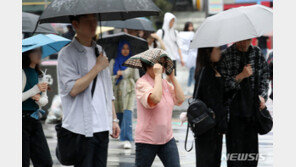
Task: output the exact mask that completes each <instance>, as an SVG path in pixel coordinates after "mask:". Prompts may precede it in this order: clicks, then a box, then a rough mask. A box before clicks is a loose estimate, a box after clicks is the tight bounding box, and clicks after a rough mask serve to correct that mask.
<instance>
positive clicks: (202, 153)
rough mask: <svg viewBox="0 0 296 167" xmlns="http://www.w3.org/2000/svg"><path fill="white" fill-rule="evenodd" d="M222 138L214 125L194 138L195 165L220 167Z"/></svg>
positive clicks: (198, 166)
mask: <svg viewBox="0 0 296 167" xmlns="http://www.w3.org/2000/svg"><path fill="white" fill-rule="evenodd" d="M222 139H223V135H221V134H218V131H217V128H216V127H214V128H212V129H210V130H209V131H207V132H206V133H204V134H203V135H201V136H198V137H197V138H196V139H195V153H196V167H220V164H221V154H222Z"/></svg>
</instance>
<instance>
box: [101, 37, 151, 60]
mask: <svg viewBox="0 0 296 167" xmlns="http://www.w3.org/2000/svg"><path fill="white" fill-rule="evenodd" d="M121 40H126V41H128V42H129V43H130V45H131V46H130V47H131V52H132V55H136V54H138V53H141V52H144V51H146V50H148V43H147V41H146V40H144V39H142V38H139V37H136V36H132V35H129V34H126V33H124V32H121V33H118V34H112V35H105V36H104V35H103V38H101V39H99V40H98V41H97V43H98V44H99V45H101V46H102V47H103V49H104V51H105V52H106V54H107V56H108V58H109V60H110V59H112V58H115V57H116V55H117V47H118V44H119V42H120V41H121Z"/></svg>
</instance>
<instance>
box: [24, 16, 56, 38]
mask: <svg viewBox="0 0 296 167" xmlns="http://www.w3.org/2000/svg"><path fill="white" fill-rule="evenodd" d="M38 19H39V16H38V15H35V14H32V13H26V12H23V14H22V32H23V33H33V32H34V29H35V27H36V24H37V22H38ZM35 32H36V33H41V34H57V32H56V31H55V30H54V28H53V27H52V26H51V25H50V24H42V25H39V26H38V27H37V30H36V31H35Z"/></svg>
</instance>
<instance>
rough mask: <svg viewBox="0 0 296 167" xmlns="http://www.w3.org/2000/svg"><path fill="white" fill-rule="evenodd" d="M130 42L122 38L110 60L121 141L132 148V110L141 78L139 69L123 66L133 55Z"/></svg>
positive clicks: (124, 146)
mask: <svg viewBox="0 0 296 167" xmlns="http://www.w3.org/2000/svg"><path fill="white" fill-rule="evenodd" d="M131 49H132V48H131V46H130V44H129V42H127V41H125V40H122V41H120V42H119V46H118V48H117V57H116V58H115V59H112V60H111V61H110V71H111V72H113V74H112V81H113V92H114V96H115V99H116V100H115V101H114V104H115V110H116V114H117V117H118V119H119V125H120V129H121V132H120V141H123V142H124V145H123V148H125V149H130V148H131V147H132V145H131V142H132V141H133V128H132V126H133V125H132V110H133V109H134V101H135V84H136V81H137V80H138V79H139V71H138V70H136V69H133V68H129V67H126V66H123V63H124V62H125V61H126V60H127V59H129V58H130V57H131V56H132V50H131Z"/></svg>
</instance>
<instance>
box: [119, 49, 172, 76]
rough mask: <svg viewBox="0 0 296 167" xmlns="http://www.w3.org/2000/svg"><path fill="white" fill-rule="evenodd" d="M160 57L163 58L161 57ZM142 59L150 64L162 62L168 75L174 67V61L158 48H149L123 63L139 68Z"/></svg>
mask: <svg viewBox="0 0 296 167" xmlns="http://www.w3.org/2000/svg"><path fill="white" fill-rule="evenodd" d="M162 57H163V58H164V59H161V58H162ZM142 61H143V62H145V63H147V64H150V65H154V64H155V63H161V64H163V66H164V68H165V72H166V74H167V75H170V74H171V73H172V72H173V69H174V63H173V61H172V60H171V59H170V58H169V56H168V54H167V53H166V52H165V51H164V50H162V49H158V48H155V49H149V50H147V51H145V52H142V53H140V54H137V55H135V56H133V57H131V58H129V59H128V60H127V61H125V62H124V63H123V65H124V66H128V67H132V68H139V69H141V68H143V66H142Z"/></svg>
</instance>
